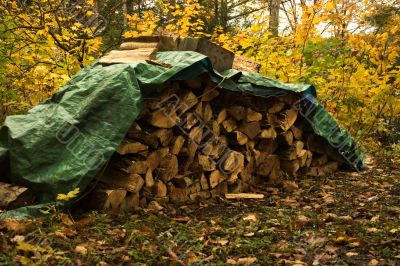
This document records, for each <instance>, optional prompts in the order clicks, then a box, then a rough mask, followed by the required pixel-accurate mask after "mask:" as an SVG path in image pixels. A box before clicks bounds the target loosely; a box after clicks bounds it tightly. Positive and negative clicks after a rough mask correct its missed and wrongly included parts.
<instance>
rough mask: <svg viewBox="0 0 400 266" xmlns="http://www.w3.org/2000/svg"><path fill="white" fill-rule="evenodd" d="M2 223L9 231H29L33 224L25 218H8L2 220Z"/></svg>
mask: <svg viewBox="0 0 400 266" xmlns="http://www.w3.org/2000/svg"><path fill="white" fill-rule="evenodd" d="M1 225H2V226H3V227H4V228H6V229H7V230H8V231H12V232H15V233H25V232H27V231H28V230H29V229H30V228H31V226H32V224H31V223H30V222H27V221H23V220H21V221H20V220H15V219H11V218H6V219H5V220H4V221H3V222H1Z"/></svg>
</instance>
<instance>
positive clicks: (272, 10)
mask: <svg viewBox="0 0 400 266" xmlns="http://www.w3.org/2000/svg"><path fill="white" fill-rule="evenodd" d="M280 5H281V0H271V2H270V7H269V14H270V17H269V31H270V32H271V36H272V37H277V36H278V28H279V7H280Z"/></svg>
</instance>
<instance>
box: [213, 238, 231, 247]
mask: <svg viewBox="0 0 400 266" xmlns="http://www.w3.org/2000/svg"><path fill="white" fill-rule="evenodd" d="M209 242H210V243H212V244H217V245H220V246H225V245H226V244H228V243H229V240H228V239H218V240H210V241H209Z"/></svg>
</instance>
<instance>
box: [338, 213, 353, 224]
mask: <svg viewBox="0 0 400 266" xmlns="http://www.w3.org/2000/svg"><path fill="white" fill-rule="evenodd" d="M337 219H338V220H339V221H341V222H344V223H351V222H352V221H353V218H352V217H351V216H350V215H345V216H339V217H338V218H337Z"/></svg>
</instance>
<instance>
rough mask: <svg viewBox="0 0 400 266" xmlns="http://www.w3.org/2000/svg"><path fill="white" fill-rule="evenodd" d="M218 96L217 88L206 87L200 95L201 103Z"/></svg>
mask: <svg viewBox="0 0 400 266" xmlns="http://www.w3.org/2000/svg"><path fill="white" fill-rule="evenodd" d="M218 95H219V91H218V89H217V87H216V86H215V87H214V86H207V87H206V88H205V89H204V92H203V94H202V95H201V101H202V102H209V101H211V100H213V99H214V98H215V97H217V96H218Z"/></svg>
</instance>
